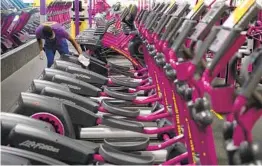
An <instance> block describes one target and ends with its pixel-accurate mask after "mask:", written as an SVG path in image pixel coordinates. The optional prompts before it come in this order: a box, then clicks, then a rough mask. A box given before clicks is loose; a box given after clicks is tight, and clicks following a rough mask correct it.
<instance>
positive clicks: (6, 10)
mask: <svg viewBox="0 0 262 166" xmlns="http://www.w3.org/2000/svg"><path fill="white" fill-rule="evenodd" d="M23 5H24V4H23V2H22V1H6V0H3V1H1V53H5V52H7V51H9V50H11V49H13V48H16V47H18V46H20V45H21V44H24V43H26V42H27V41H28V40H29V39H30V35H32V34H33V35H34V34H35V29H36V28H37V26H39V25H40V21H39V20H40V19H39V18H40V15H39V10H38V9H35V8H28V7H27V6H25V5H24V6H23Z"/></svg>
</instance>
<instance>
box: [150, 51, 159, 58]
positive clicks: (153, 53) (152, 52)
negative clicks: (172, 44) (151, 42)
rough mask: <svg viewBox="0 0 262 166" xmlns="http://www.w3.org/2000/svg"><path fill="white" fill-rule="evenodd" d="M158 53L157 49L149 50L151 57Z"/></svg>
mask: <svg viewBox="0 0 262 166" xmlns="http://www.w3.org/2000/svg"><path fill="white" fill-rule="evenodd" d="M156 54H157V51H156V50H153V51H150V52H149V55H150V56H151V57H155V56H156Z"/></svg>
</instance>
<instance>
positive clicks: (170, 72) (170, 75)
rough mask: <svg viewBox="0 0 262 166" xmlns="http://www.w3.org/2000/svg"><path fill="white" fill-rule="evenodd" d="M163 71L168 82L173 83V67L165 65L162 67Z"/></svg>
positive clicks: (174, 71) (174, 76)
mask: <svg viewBox="0 0 262 166" xmlns="http://www.w3.org/2000/svg"><path fill="white" fill-rule="evenodd" d="M164 70H165V74H166V76H167V78H168V79H169V80H171V81H174V80H175V79H176V78H177V73H176V70H174V69H173V67H172V66H171V65H170V64H169V63H167V64H166V65H165V66H164Z"/></svg>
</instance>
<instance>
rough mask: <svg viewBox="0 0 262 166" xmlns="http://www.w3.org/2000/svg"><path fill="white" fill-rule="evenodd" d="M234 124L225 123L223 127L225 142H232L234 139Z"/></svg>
mask: <svg viewBox="0 0 262 166" xmlns="http://www.w3.org/2000/svg"><path fill="white" fill-rule="evenodd" d="M233 132H234V123H231V122H225V123H224V125H223V136H224V140H230V139H232V138H233Z"/></svg>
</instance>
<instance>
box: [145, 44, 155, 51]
mask: <svg viewBox="0 0 262 166" xmlns="http://www.w3.org/2000/svg"><path fill="white" fill-rule="evenodd" d="M147 49H148V51H149V52H150V51H153V50H154V49H155V46H154V45H148V46H147Z"/></svg>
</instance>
